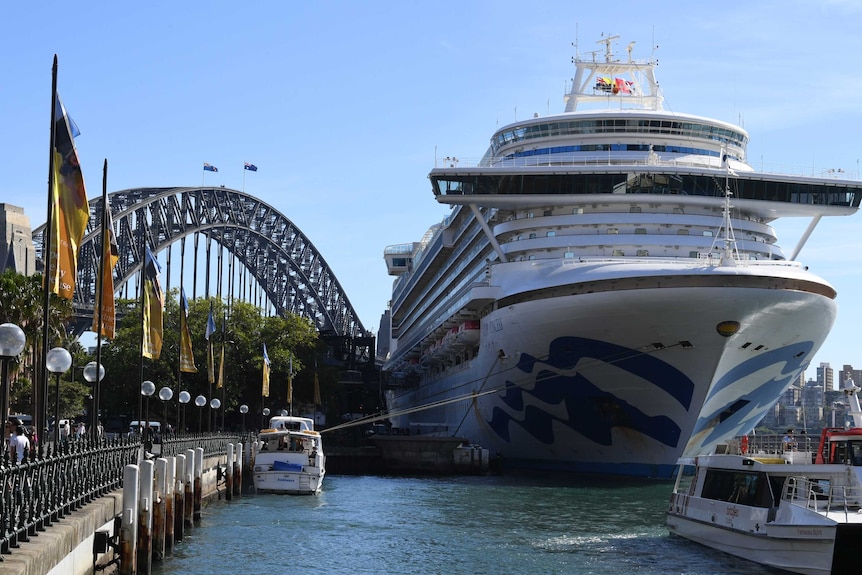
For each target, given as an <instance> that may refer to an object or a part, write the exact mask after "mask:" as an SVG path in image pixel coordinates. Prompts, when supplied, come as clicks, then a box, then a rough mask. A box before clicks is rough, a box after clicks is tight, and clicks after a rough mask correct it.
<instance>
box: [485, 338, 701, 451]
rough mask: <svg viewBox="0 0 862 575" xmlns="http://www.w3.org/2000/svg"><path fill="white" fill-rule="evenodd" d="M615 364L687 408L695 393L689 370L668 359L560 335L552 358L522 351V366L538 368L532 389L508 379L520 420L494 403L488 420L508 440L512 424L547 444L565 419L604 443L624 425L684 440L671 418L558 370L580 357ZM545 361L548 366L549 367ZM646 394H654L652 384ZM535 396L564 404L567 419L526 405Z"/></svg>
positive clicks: (508, 400) (669, 440)
mask: <svg viewBox="0 0 862 575" xmlns="http://www.w3.org/2000/svg"><path fill="white" fill-rule="evenodd" d="M584 360H585V361H588V362H591V364H592V365H595V362H602V363H607V364H612V365H613V366H614V367H615V368H616V369H619V370H623V371H627V372H629V373H631V374H632V375H633V376H635V377H636V378H639V379H641V380H643V381H647V382H650V383H651V384H652V385H653V386H655V387H656V388H659V389H661V390H663V391H664V392H666V393H667V394H669V395H670V396H671V397H673V398H674V399H676V401H678V402H679V404H680V405H681V406H682V407H683V408H685V409H686V410H688V409H689V408H690V406H691V399H692V395H693V393H694V383H693V382H692V381H691V379H689V378H688V377H687V376H686V375H685V374H684V373H682V372H681V371H679V370H678V369H676V368H675V367H673V366H671V365H669V364H667V363H665V362H664V361H662V360H660V359H658V358H656V357H653V356H651V355H647V354H644V353H643V352H641V351H637V350H633V349H628V348H625V347H621V346H618V345H614V344H611V343H607V342H602V341H596V340H591V339H584V338H579V337H561V338H557V339H555V340H554V341H553V342H551V345H550V347H549V353H548V357H547V359H545V360H539V359H538V358H535V357H532V356H530V355H527V354H522V355H521V357H520V358H519V360H518V364H517V368H518V369H519V370H520V371H522V372H524V373H527V374H532V373H535V384H534V385H533V387H532V389H529V390H527V389H524V388H522V387H519V386H517V385H515V383H513V382H511V381H508V382H507V388H506V392H505V393H504V394H503V395H502V397H501V399H502V401H503V402H504V403H505V404H506V405H507V406H508V407H509V408H510V409H511V410H512V411H515V412H520V413H521V414H522V416H523V417H522V418H521V419H516V418H515V417H513V416H512V415H510V414H509V413H508V412H507V411H506V410H504V409H502V408H499V407H495V408H494V410H493V412H492V416H491V419H490V421H488V422H487V423H488V424H489V425H490V427H491V428H492V429H493V430H494V432H495V433H496V434H497V435H499V436H500V437H501V438H502V439H503V440H505V441H507V442H508V441H509V440H510V435H509V426H510V424H516V425H519V426H520V427H521V428H523V429H524V430H525V431H526V432H527V433H529V434H530V435H532V436H533V437H535V438H536V439H538V440H539V441H541V442H543V443H545V444H552V443H554V441H555V438H554V423H555V422H558V423H561V424H563V425H565V426H567V427H569V428H570V429H572V430H574V431H576V432H578V433H580V434H581V435H583V436H585V437H587V438H589V439H590V440H592V441H593V442H595V443H597V444H599V445H611V444H612V443H613V436H612V433H611V431H612V429H613V428H614V427H625V428H629V429H632V430H634V431H636V432H639V433H642V434H643V435H646V436H648V437H651V438H653V439H654V440H656V441H659V442H661V443H663V444H665V445H667V446H669V447H676V446H677V445H678V444H679V441H680V435H681V429H680V427H679V425H677V424H676V423H675V422H674V421H673V420H672V419H671V418H670V417H667V416H664V415H657V416H650V415H647V414H645V413H644V412H643V411H641V410H640V409H638V408H637V407H636V406H635V405H633V404H631V403H629V402H628V401H626V400H624V399H622V398H620V397H617V396H615V395H614V394H612V393H610V392H607V391H603V390H602V389H600V388H599V387H598V386H597V385H595V384H594V383H593V382H592V381H590V380H589V379H588V378H587V377H585V376H584V375H582V374H580V373H577V374H575V375H571V376H569V375H561V374H560V373H558V372H559V371H565V370H571V369H574V368H576V366H577V365H578V363H579V362H581V361H584ZM544 366H548V367H549V368H553V369H547V368H545V367H544ZM641 393H650V390H649V389H643V390H641ZM527 396H530V397H532V398H535V399H536V400H537V401H539V402H543V403H546V404H548V405H554V406H564V407H565V413H566V414H567V419H561V418H559V417H556V416H554V415H553V414H551V413H548V412H547V411H545V410H543V409H540V408H538V407H536V406H534V405H532V404H531V405H527V403H528V402H527V401H525V398H526V397H527Z"/></svg>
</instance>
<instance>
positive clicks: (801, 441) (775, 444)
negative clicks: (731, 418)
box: [723, 433, 820, 457]
mask: <svg viewBox="0 0 862 575" xmlns="http://www.w3.org/2000/svg"><path fill="white" fill-rule="evenodd" d="M794 439H795V443H796V445H794V446H790V447H789V448H788V446H787V445H786V444H785V443H784V436H783V435H778V434H758V435H741V436H739V437H734V438H733V439H731V440H728V441H727V442H725V444H724V445H725V446H726V447H724V448H723V449H724V453H728V454H731V455H751V456H757V455H764V456H775V457H780V456H782V455H786V454H788V453H792V454H801V453H810V454H815V453H817V449H818V447H819V446H820V435H819V434H818V435H815V434H813V433H809V434H805V433H801V434H798V435H796V436H795V438H794Z"/></svg>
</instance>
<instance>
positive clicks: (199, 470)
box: [194, 447, 204, 522]
mask: <svg viewBox="0 0 862 575" xmlns="http://www.w3.org/2000/svg"><path fill="white" fill-rule="evenodd" d="M194 452H195V505H194V518H195V522H199V521H200V520H201V501H202V500H203V489H204V485H203V473H204V469H203V468H204V448H203V447H198V448H197V449H195V450H194Z"/></svg>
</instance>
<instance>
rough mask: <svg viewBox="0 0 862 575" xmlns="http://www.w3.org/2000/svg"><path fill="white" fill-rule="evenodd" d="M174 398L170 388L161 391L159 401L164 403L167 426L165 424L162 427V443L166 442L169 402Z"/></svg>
mask: <svg viewBox="0 0 862 575" xmlns="http://www.w3.org/2000/svg"><path fill="white" fill-rule="evenodd" d="M173 396H174V390H173V389H171V388H170V387H168V386H165V387H163V388H161V389H160V390H159V399H161V400H162V401H163V402H164V403H163V404H162V406H163V407H164V413H165V424H164V427H162V441H164V437H165V432H166V431H167V429H168V402H169V401H170V400H171V398H172V397H173ZM177 425H179V423H177Z"/></svg>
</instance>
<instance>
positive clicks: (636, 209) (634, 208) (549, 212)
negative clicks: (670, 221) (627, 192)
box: [516, 206, 685, 219]
mask: <svg viewBox="0 0 862 575" xmlns="http://www.w3.org/2000/svg"><path fill="white" fill-rule="evenodd" d="M642 212H643V209H642V208H641V207H640V206H631V207H629V213H630V214H640V213H642ZM572 213H573V214H583V213H584V208H572ZM673 213H675V214H684V213H685V208H680V207H676V208H674V209H673ZM542 215H543V216H553V215H554V210H545V211H544V212H542ZM517 217H518V216H516V219H517ZM522 217H526V218H534V217H536V214H535V212H527V213H526V214H524V216H522Z"/></svg>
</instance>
